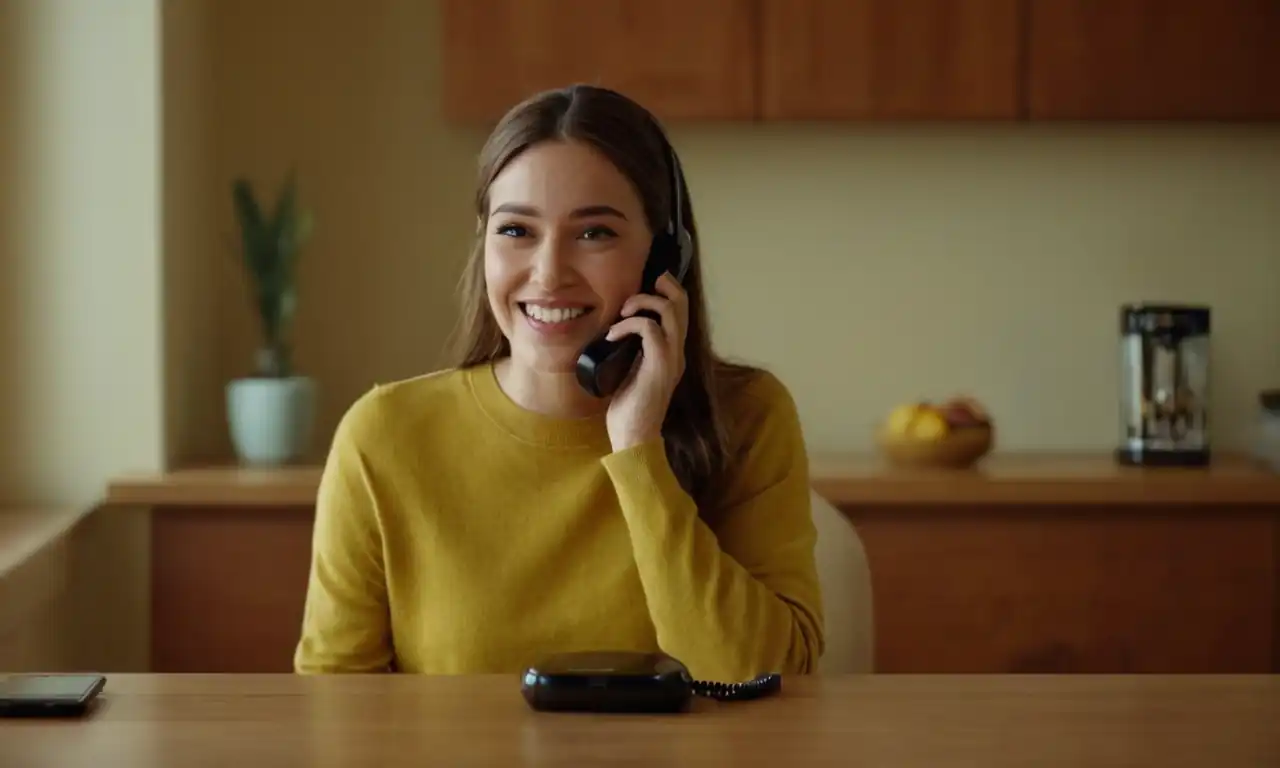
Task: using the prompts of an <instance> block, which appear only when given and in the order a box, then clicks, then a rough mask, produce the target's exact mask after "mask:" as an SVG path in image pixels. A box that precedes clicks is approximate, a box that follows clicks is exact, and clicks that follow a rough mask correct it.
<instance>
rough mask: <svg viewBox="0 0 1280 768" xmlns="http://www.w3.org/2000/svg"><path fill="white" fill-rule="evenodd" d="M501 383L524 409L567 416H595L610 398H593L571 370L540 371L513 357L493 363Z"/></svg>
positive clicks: (567, 417)
mask: <svg viewBox="0 0 1280 768" xmlns="http://www.w3.org/2000/svg"><path fill="white" fill-rule="evenodd" d="M494 374H495V375H496V376H497V378H498V386H500V387H502V391H503V392H505V393H506V395H507V397H509V398H511V400H512V401H513V402H515V403H516V404H517V405H519V406H520V407H521V408H524V409H525V410H529V411H533V412H535V413H541V414H543V415H546V416H555V417H558V418H565V419H581V418H587V417H589V416H595V415H597V414H599V413H601V412H603V411H604V410H605V409H606V408H608V405H609V403H608V401H607V400H601V399H599V398H596V397H592V396H591V395H590V394H588V393H587V392H586V391H585V390H583V389H582V387H581V385H579V384H578V380H577V377H576V376H575V375H574V374H573V373H570V372H549V371H539V370H535V369H532V368H529V367H528V366H523V365H520V364H519V363H517V362H515V361H514V360H512V359H511V358H509V357H507V358H503V359H501V360H498V361H496V362H495V363H494Z"/></svg>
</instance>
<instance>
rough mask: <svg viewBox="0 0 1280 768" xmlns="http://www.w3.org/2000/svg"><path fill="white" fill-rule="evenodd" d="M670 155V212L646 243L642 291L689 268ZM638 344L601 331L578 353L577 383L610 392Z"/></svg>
mask: <svg viewBox="0 0 1280 768" xmlns="http://www.w3.org/2000/svg"><path fill="white" fill-rule="evenodd" d="M670 158H671V186H672V193H671V200H672V210H673V212H672V215H671V219H670V221H669V222H668V223H667V228H666V230H664V231H662V232H659V233H658V234H657V235H655V236H654V238H653V245H651V246H650V247H649V258H648V259H647V260H646V261H645V265H644V275H643V276H642V278H641V281H640V291H641V292H642V293H650V294H656V293H657V287H656V286H657V282H658V278H659V277H661V276H662V274H663V273H664V272H670V273H671V276H672V277H674V278H675V279H676V282H679V283H683V282H684V278H685V275H686V274H687V273H688V271H689V262H691V261H692V260H693V238H692V237H691V236H690V235H689V230H688V229H686V228H685V226H684V221H683V208H684V194H683V188H684V180H683V174H682V173H681V172H680V161H679V160H678V159H677V158H676V153H675V150H674V149H672V150H671V151H670ZM636 316H638V317H648V318H650V319H652V320H654V321H657V320H658V319H659V318H658V316H657V315H656V314H654V313H653V312H650V311H649V310H644V309H642V310H640V311H639V312H637V313H636ZM606 333H607V331H606ZM640 348H641V341H640V337H639V336H635V335H630V336H625V337H623V338H621V339H618V340H617V341H610V340H608V339H606V338H605V336H604V335H603V334H602V335H601V336H599V337H598V338H596V339H595V340H593V341H592V342H591V343H590V344H588V345H587V346H586V347H585V348H584V349H583V350H582V354H581V355H579V356H578V366H577V373H578V383H579V384H581V385H582V388H583V389H585V390H586V391H588V392H590V393H591V394H593V395H595V396H596V397H608V396H609V395H612V394H613V393H614V392H617V391H618V388H619V387H621V386H622V383H623V382H624V381H626V379H627V376H628V375H630V373H631V369H632V367H633V366H634V365H635V361H636V357H637V356H639V354H640Z"/></svg>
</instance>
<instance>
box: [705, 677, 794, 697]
mask: <svg viewBox="0 0 1280 768" xmlns="http://www.w3.org/2000/svg"><path fill="white" fill-rule="evenodd" d="M691 687H692V688H693V692H694V694H696V695H698V696H702V697H704V698H708V699H717V700H719V701H746V700H748V699H759V698H761V697H764V696H769V695H771V694H774V693H777V692H778V691H780V690H782V675H777V674H770V675H761V676H759V677H757V678H755V679H754V680H748V681H746V682H744V683H713V682H709V681H707V680H694V681H693V683H692V686H691Z"/></svg>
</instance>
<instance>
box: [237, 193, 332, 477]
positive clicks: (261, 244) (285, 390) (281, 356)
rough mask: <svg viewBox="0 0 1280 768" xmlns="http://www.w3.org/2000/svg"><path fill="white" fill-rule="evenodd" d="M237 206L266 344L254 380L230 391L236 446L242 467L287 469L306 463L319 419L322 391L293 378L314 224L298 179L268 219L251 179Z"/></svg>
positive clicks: (246, 380)
mask: <svg viewBox="0 0 1280 768" xmlns="http://www.w3.org/2000/svg"><path fill="white" fill-rule="evenodd" d="M232 202H233V204H234V207H235V214H236V220H237V222H238V224H239V228H240V251H241V254H240V255H241V257H242V259H243V262H244V266H245V270H246V273H247V276H248V282H249V287H250V289H251V298H252V303H253V306H254V308H255V309H256V311H257V315H258V320H259V322H260V324H261V333H262V338H261V345H260V346H259V348H258V350H257V355H256V357H255V366H254V370H253V373H252V375H250V376H246V377H244V378H239V379H235V380H233V381H231V382H230V383H228V384H227V420H228V422H229V426H230V429H231V441H232V444H233V445H234V447H235V450H236V454H237V455H238V456H239V458H240V460H241V461H242V462H245V463H248V464H256V465H278V464H287V463H291V462H295V461H297V460H299V459H302V458H303V457H304V456H305V455H306V453H307V450H308V448H309V447H310V442H311V432H312V424H313V422H314V418H315V417H314V412H315V405H316V404H315V399H316V395H315V383H314V382H313V381H312V380H311V379H310V378H308V377H306V376H299V375H297V374H296V373H295V372H294V368H293V345H292V342H291V338H290V332H291V331H292V326H293V318H294V312H295V310H296V308H297V304H298V300H297V295H298V291H297V279H296V269H297V263H298V255H299V253H300V252H301V250H302V247H303V245H305V244H306V242H307V240H308V238H309V237H310V235H311V229H312V217H311V213H310V212H309V211H307V210H305V209H303V208H301V207H300V206H299V204H298V199H297V189H296V184H295V179H294V177H293V175H292V174H290V176H289V177H288V179H287V180H286V181H285V184H284V187H283V189H282V190H281V191H280V195H279V197H278V198H277V200H276V204H275V207H274V210H273V211H272V212H271V214H270V215H269V216H268V215H267V213H266V212H265V211H264V209H263V208H262V206H260V205H259V204H258V201H257V199H256V198H255V197H254V193H253V188H252V186H251V185H250V184H249V182H248V181H247V180H246V179H243V178H238V179H236V180H235V181H234V182H233V183H232Z"/></svg>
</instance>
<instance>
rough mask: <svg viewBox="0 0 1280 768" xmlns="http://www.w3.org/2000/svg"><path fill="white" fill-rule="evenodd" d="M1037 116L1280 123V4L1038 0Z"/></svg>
mask: <svg viewBox="0 0 1280 768" xmlns="http://www.w3.org/2000/svg"><path fill="white" fill-rule="evenodd" d="M1027 5H1028V6H1029V13H1030V17H1029V30H1028V32H1029V40H1028V54H1029V55H1028V66H1029V73H1028V74H1029V77H1028V104H1029V111H1030V116H1031V117H1032V118H1061V119H1082V120H1089V119H1136V120H1141V119H1190V120H1200V119H1218V120H1245V119H1268V118H1277V117H1280V0H1031V1H1030V2H1028V3H1027Z"/></svg>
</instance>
